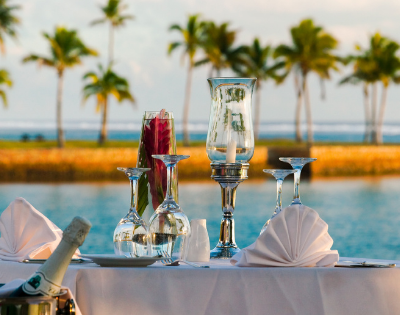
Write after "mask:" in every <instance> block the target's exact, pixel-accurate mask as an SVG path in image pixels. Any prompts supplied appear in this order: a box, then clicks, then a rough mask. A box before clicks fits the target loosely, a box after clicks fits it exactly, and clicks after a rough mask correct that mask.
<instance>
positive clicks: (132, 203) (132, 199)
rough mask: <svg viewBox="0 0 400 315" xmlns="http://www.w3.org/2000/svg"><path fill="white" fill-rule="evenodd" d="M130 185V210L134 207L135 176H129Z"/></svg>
mask: <svg viewBox="0 0 400 315" xmlns="http://www.w3.org/2000/svg"><path fill="white" fill-rule="evenodd" d="M129 182H130V185H131V210H133V209H136V183H137V179H136V178H129Z"/></svg>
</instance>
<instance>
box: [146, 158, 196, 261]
mask: <svg viewBox="0 0 400 315" xmlns="http://www.w3.org/2000/svg"><path fill="white" fill-rule="evenodd" d="M153 158H155V159H160V160H161V161H163V162H164V164H165V166H166V167H167V192H166V195H165V199H164V201H163V202H162V203H161V204H160V205H159V206H158V208H157V209H156V210H155V212H154V214H153V215H152V216H151V218H150V221H149V233H150V237H151V241H152V245H151V254H152V256H159V255H162V256H169V257H171V258H172V259H173V260H180V259H186V253H187V245H188V242H189V237H190V224H189V220H188V218H187V216H186V215H185V213H184V212H183V211H182V209H181V207H180V206H179V205H178V204H177V203H176V201H175V200H174V192H173V188H174V185H173V181H172V179H173V178H175V171H176V169H175V166H176V164H177V163H178V162H179V161H180V160H184V159H187V158H189V155H153Z"/></svg>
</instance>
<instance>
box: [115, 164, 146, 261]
mask: <svg viewBox="0 0 400 315" xmlns="http://www.w3.org/2000/svg"><path fill="white" fill-rule="evenodd" d="M117 169H118V170H119V171H122V172H124V173H125V175H126V176H127V177H128V178H129V181H130V188H131V199H130V202H131V206H130V208H129V212H128V214H127V215H126V216H125V217H123V218H122V219H121V220H120V221H119V223H118V225H117V227H116V228H115V230H114V253H115V254H116V255H121V256H126V257H142V256H148V251H149V249H150V246H149V243H150V239H149V233H148V228H147V225H146V223H145V222H144V220H143V219H142V218H141V217H140V216H139V214H138V213H137V211H136V204H137V202H136V198H137V196H136V185H137V181H138V180H139V178H140V176H141V175H142V174H143V173H144V172H147V171H149V170H150V169H149V168H126V167H118V168H117Z"/></svg>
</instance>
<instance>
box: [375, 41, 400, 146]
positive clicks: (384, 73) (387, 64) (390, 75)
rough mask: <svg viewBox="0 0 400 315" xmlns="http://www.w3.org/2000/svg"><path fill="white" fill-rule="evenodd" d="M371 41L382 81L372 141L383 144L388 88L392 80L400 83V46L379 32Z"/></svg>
mask: <svg viewBox="0 0 400 315" xmlns="http://www.w3.org/2000/svg"><path fill="white" fill-rule="evenodd" d="M370 43H371V44H370V45H371V48H370V51H371V56H372V59H373V60H374V61H375V62H376V64H377V68H378V69H379V70H378V71H379V81H380V82H381V83H382V94H381V102H380V106H379V113H377V112H376V113H375V112H374V113H373V116H375V117H376V120H375V121H373V123H374V127H373V129H372V142H373V143H375V144H382V143H383V134H382V126H383V119H384V115H385V109H386V98H387V90H388V87H389V84H390V82H394V83H400V75H399V71H400V58H399V57H398V56H397V51H398V50H399V48H400V46H399V44H398V43H396V42H395V41H392V40H390V39H389V38H387V37H383V36H381V35H380V34H379V33H376V34H375V35H374V36H372V37H371V41H370ZM374 110H375V109H374ZM376 110H377V108H376Z"/></svg>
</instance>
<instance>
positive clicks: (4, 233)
mask: <svg viewBox="0 0 400 315" xmlns="http://www.w3.org/2000/svg"><path fill="white" fill-rule="evenodd" d="M0 234H1V237H0V259H2V260H11V261H23V260H24V259H47V258H49V256H50V255H51V254H52V253H53V251H54V250H55V249H56V247H57V246H58V244H59V243H60V241H61V238H62V231H61V230H60V229H59V228H58V227H57V226H56V225H55V224H54V223H53V222H51V221H50V220H49V219H48V218H47V217H46V216H44V215H43V214H42V213H40V212H39V211H38V210H36V209H35V208H34V207H33V206H32V205H31V204H30V203H29V202H28V201H26V200H25V199H24V198H16V199H15V200H14V201H13V202H11V203H10V205H9V206H8V207H7V209H6V210H4V211H3V213H2V214H1V216H0ZM78 254H79V250H77V251H76V252H75V255H78Z"/></svg>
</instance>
